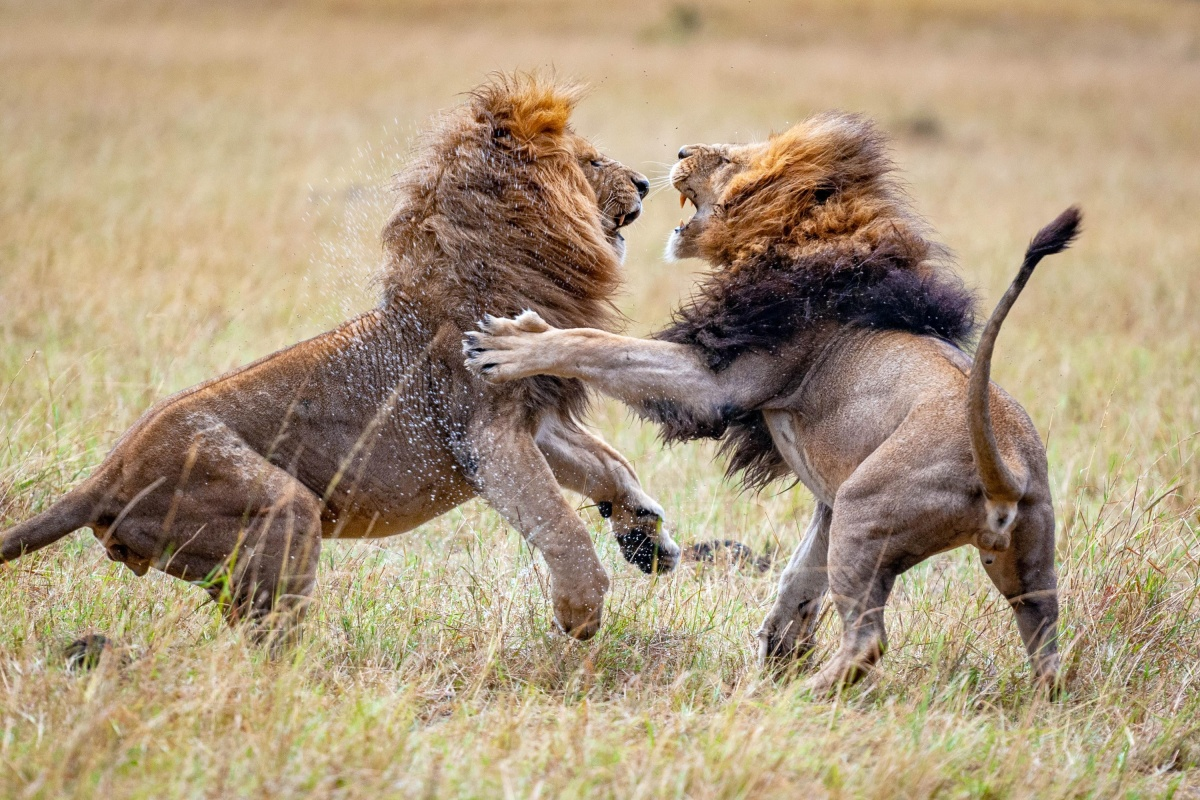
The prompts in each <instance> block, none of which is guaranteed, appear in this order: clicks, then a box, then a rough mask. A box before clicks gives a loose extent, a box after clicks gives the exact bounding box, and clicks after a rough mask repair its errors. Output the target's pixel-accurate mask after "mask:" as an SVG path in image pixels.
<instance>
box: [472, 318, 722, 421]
mask: <svg viewBox="0 0 1200 800" xmlns="http://www.w3.org/2000/svg"><path fill="white" fill-rule="evenodd" d="M480 327H481V329H482V330H481V331H479V332H472V333H468V334H466V335H465V337H464V341H463V352H464V353H465V354H466V356H467V359H466V365H467V368H468V369H470V370H471V371H472V372H474V373H475V374H476V375H478V376H480V377H481V378H483V379H484V380H487V381H490V382H492V383H503V382H506V381H512V380H517V379H520V378H528V377H531V376H533V375H557V376H559V377H562V378H577V379H579V380H582V381H583V382H585V383H587V384H588V385H589V386H591V387H592V388H594V389H596V390H598V391H600V392H603V393H604V394H607V395H609V396H610V397H615V398H616V399H618V400H620V401H621V402H623V403H625V404H626V405H629V406H631V407H633V408H634V409H635V410H637V411H639V412H640V413H643V414H646V415H648V416H652V417H659V418H668V417H678V418H684V419H689V420H697V421H699V422H701V425H699V426H696V427H703V423H705V422H709V423H711V422H719V420H720V419H721V418H722V415H723V414H725V413H727V411H728V410H729V409H730V408H732V407H735V406H738V405H742V403H743V402H744V401H743V400H742V398H739V397H738V396H737V395H736V387H737V385H738V383H737V381H736V380H734V381H731V380H730V375H731V373H733V372H734V371H733V370H727V371H725V372H721V373H715V372H713V371H712V370H711V369H709V368H708V365H707V364H706V363H705V362H704V360H703V357H702V353H701V352H700V351H698V350H697V349H696V348H692V347H688V346H686V345H681V344H673V343H671V342H660V341H656V340H653V339H634V338H631V337H628V336H618V335H616V334H613V333H608V332H607V331H601V330H596V329H594V328H570V329H566V330H562V329H559V328H552V327H550V326H549V325H548V324H546V322H545V321H544V320H542V318H541V317H539V316H538V315H537V314H536V313H534V312H532V311H526V312H525V313H523V314H521V315H520V316H518V317H515V318H514V319H498V318H495V317H488V318H487V319H486V320H484V321H483V322H482V323H481V324H480ZM731 386H732V387H734V388H733V389H731V388H730V387H731ZM742 407H746V406H745V405H742Z"/></svg>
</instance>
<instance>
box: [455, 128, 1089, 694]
mask: <svg viewBox="0 0 1200 800" xmlns="http://www.w3.org/2000/svg"><path fill="white" fill-rule="evenodd" d="M894 174H895V168H894V166H893V164H892V162H891V160H890V158H889V156H888V155H887V140H886V138H885V136H884V135H883V134H882V133H881V132H880V131H879V130H878V129H877V128H876V127H875V126H874V125H873V124H872V123H871V122H870V121H869V120H867V119H865V118H863V117H860V116H855V115H848V114H842V113H826V114H821V115H818V116H815V117H813V118H811V119H808V120H806V121H804V122H803V123H800V124H798V125H796V126H795V127H793V128H791V129H789V130H787V131H786V132H784V133H782V134H778V135H775V136H773V137H771V138H770V139H769V140H767V141H765V142H760V143H755V144H745V145H730V144H717V145H689V146H687V147H684V148H683V149H681V150H680V151H679V162H678V163H677V164H676V165H675V166H674V168H673V169H672V173H671V182H672V183H673V185H674V186H675V188H677V189H678V190H679V192H680V195H681V200H680V204H681V205H683V204H685V203H687V202H689V201H690V202H691V203H692V204H693V205H694V206H695V209H696V211H695V214H694V216H692V218H691V219H690V220H689V221H681V222H680V225H679V227H678V228H676V229H675V230H674V232H673V233H672V234H671V236H670V239H669V242H668V246H667V254H668V256H669V257H671V258H702V259H704V260H706V261H707V262H708V263H709V264H710V265H711V267H712V271H711V272H710V273H709V274H708V275H707V277H706V279H705V280H704V281H703V282H702V283H701V284H700V286H699V288H698V290H697V293H696V295H695V296H694V297H693V299H692V300H691V302H690V303H688V304H687V305H685V306H684V307H683V308H682V309H680V310H679V311H677V312H676V314H675V317H674V320H673V322H672V324H671V325H670V326H668V327H667V328H666V329H664V330H662V331H661V332H659V333H658V334H657V335H656V336H654V337H653V338H652V339H650V340H638V339H631V338H626V337H621V336H616V335H614V334H612V333H608V332H605V331H599V330H586V329H574V330H562V329H560V328H559V327H557V326H554V325H553V324H552V323H550V322H549V321H548V320H544V319H542V318H541V317H540V316H539V315H537V314H536V313H534V312H526V313H524V314H522V315H520V316H518V317H517V318H515V319H497V318H489V319H487V320H485V324H484V325H483V326H482V331H479V332H474V333H470V334H468V335H467V337H466V338H465V340H464V350H465V352H466V355H467V365H468V366H469V367H470V368H471V369H472V370H473V371H474V372H476V373H477V374H479V375H481V376H482V377H483V378H485V379H486V380H488V381H489V382H491V383H493V384H502V383H504V382H506V381H511V380H516V379H525V380H527V379H528V378H529V377H531V376H535V375H541V376H547V375H549V376H555V377H559V378H564V379H577V380H582V381H584V382H586V383H587V384H588V385H589V386H591V387H593V388H595V389H597V390H599V391H601V392H603V393H605V394H608V395H611V396H612V397H615V398H618V399H620V400H622V401H623V402H625V403H626V404H628V405H629V406H631V407H632V408H633V409H635V410H636V411H637V412H638V413H639V414H641V415H642V416H644V417H646V418H648V419H650V420H652V421H654V422H656V423H658V424H659V425H660V426H661V427H662V431H663V435H664V438H665V439H666V440H667V441H668V442H670V441H678V440H686V439H696V438H706V437H711V438H716V439H722V440H723V444H722V447H723V450H724V452H725V453H726V454H727V455H728V464H729V474H730V475H731V476H732V475H735V474H737V473H741V474H742V476H743V479H744V481H745V484H746V485H747V486H748V487H753V488H761V487H763V486H765V485H767V484H769V483H771V482H773V481H775V480H776V479H779V478H784V477H794V478H795V479H797V480H799V481H800V482H801V483H803V484H804V485H805V486H806V487H807V488H808V489H809V490H810V491H811V492H812V493H813V495H814V496H815V499H816V510H815V513H814V514H813V518H812V522H811V524H810V525H809V528H808V533H807V535H806V537H805V539H804V540H803V542H802V543H801V544H800V545H799V548H798V549H797V550H796V551H795V554H794V555H793V556H792V558H791V560H790V562H789V563H788V564H787V566H786V567H785V569H784V570H783V572H782V575H781V578H780V583H779V592H778V596H777V599H776V601H775V604H774V606H773V608H772V609H771V611H770V613H769V614H768V615H767V618H766V621H765V622H764V623H763V625H762V627H761V628H760V630H759V631H758V633H757V638H758V642H759V658H760V662H761V663H763V664H764V666H768V667H772V668H780V667H784V666H788V665H790V664H792V663H794V662H793V660H794V659H800V658H803V657H805V656H807V655H808V654H809V653H810V652H811V651H812V650H813V648H814V646H815V641H814V633H815V628H816V624H817V620H818V616H819V615H818V612H819V610H820V607H821V603H822V599H823V597H824V596H825V594H826V593H827V592H828V593H830V594H832V598H833V602H834V604H835V606H836V608H837V611H838V614H839V615H840V617H841V622H842V626H843V633H842V639H841V645H840V647H839V649H838V650H837V652H836V653H835V654H834V656H833V657H832V658H831V659H830V660H829V661H828V662H827V663H826V664H825V665H824V666H823V667H821V669H820V670H819V671H817V672H816V674H815V675H813V676H812V677H811V678H810V679H809V681H808V685H809V687H810V688H811V689H812V690H814V691H816V692H819V693H827V692H829V691H831V690H834V689H836V688H837V687H839V686H843V685H847V684H849V683H851V682H853V681H854V680H857V679H858V678H860V677H862V676H863V675H864V674H865V673H866V672H867V671H869V670H870V669H871V668H872V667H873V666H874V665H875V664H876V663H877V662H878V660H879V659H880V657H881V656H882V655H883V653H884V651H885V649H886V646H887V633H886V630H885V628H884V619H883V610H884V606H885V604H886V603H887V599H888V595H889V594H890V592H891V590H892V586H893V584H894V583H895V580H896V578H897V576H898V575H900V574H901V573H903V572H904V571H905V570H907V569H909V568H911V567H912V566H914V565H916V564H918V563H920V562H921V561H923V560H924V559H926V558H928V557H929V556H931V555H934V554H935V553H940V552H943V551H946V550H949V549H951V548H955V547H958V546H961V545H968V544H970V545H974V546H975V547H977V548H978V549H979V551H980V553H981V556H982V561H983V564H984V568H985V570H986V571H987V574H988V576H989V577H990V578H991V580H992V582H993V583H994V584H995V585H996V587H997V588H998V589H999V590H1000V592H1001V593H1002V594H1003V595H1004V597H1005V598H1006V599H1007V601H1008V603H1009V604H1010V605H1011V607H1012V609H1013V611H1014V612H1015V614H1016V619H1017V626H1018V628H1019V630H1020V634H1021V637H1022V639H1023V640H1024V643H1025V647H1026V649H1027V651H1028V653H1029V657H1030V660H1031V662H1032V665H1033V671H1034V674H1035V676H1036V677H1037V680H1038V681H1039V682H1042V683H1047V684H1051V685H1053V684H1055V681H1056V676H1057V672H1058V666H1059V657H1058V653H1057V644H1056V636H1057V618H1058V600H1057V589H1056V585H1057V584H1056V575H1055V566H1054V513H1053V508H1052V506H1051V498H1050V487H1049V483H1048V479H1047V462H1046V453H1045V449H1044V447H1043V445H1042V442H1041V439H1040V438H1039V436H1038V433H1037V430H1036V428H1035V427H1034V425H1033V423H1032V422H1031V421H1030V419H1029V416H1028V415H1027V414H1026V413H1025V411H1024V410H1023V409H1022V408H1021V406H1020V405H1019V404H1018V403H1017V402H1016V401H1015V400H1014V399H1013V398H1012V397H1010V396H1009V395H1008V394H1006V393H1005V392H1004V391H1003V390H1001V389H1000V388H999V387H997V386H995V385H994V384H992V383H991V382H990V379H989V375H990V369H991V357H992V349H993V346H994V344H995V341H996V337H997V335H998V333H999V331H1000V325H1001V323H1002V322H1003V320H1004V317H1005V315H1006V314H1007V313H1008V310H1009V309H1010V308H1011V307H1012V305H1013V303H1014V302H1015V301H1016V299H1017V296H1018V294H1019V293H1020V292H1021V289H1022V288H1023V287H1024V285H1025V282H1026V281H1027V280H1028V279H1029V276H1030V274H1031V273H1032V272H1033V269H1034V267H1035V266H1036V265H1037V263H1038V261H1039V260H1040V259H1041V258H1042V257H1044V256H1046V255H1049V254H1052V253H1057V252H1059V251H1061V250H1063V249H1065V248H1066V247H1067V246H1069V244H1070V243H1071V242H1072V241H1073V239H1074V238H1075V236H1076V234H1077V231H1078V228H1079V222H1080V214H1079V212H1078V210H1077V209H1075V208H1071V209H1068V210H1067V211H1066V212H1064V213H1063V214H1062V215H1060V216H1059V217H1058V218H1057V219H1056V220H1055V221H1054V222H1053V223H1051V224H1050V225H1048V226H1047V227H1045V228H1044V229H1042V231H1041V232H1039V233H1038V235H1037V236H1036V237H1035V238H1034V240H1033V242H1032V244H1031V245H1030V247H1029V249H1028V250H1027V252H1026V254H1025V259H1024V262H1023V264H1022V266H1021V269H1020V272H1019V273H1018V275H1017V278H1016V280H1015V281H1014V282H1013V284H1012V286H1011V287H1010V288H1009V290H1008V292H1007V294H1005V295H1004V298H1003V299H1002V300H1001V301H1000V304H999V305H998V306H997V307H996V310H995V312H994V313H993V314H992V316H991V318H990V319H989V320H988V321H987V324H986V326H985V327H984V329H983V333H982V334H981V338H980V340H979V345H978V348H977V350H976V353H975V358H974V362H973V363H972V359H971V358H970V357H969V356H968V355H966V353H965V352H964V351H963V349H962V348H963V346H964V345H965V344H966V342H967V341H968V340H969V339H970V338H971V336H972V335H973V332H974V331H975V329H976V316H975V311H974V306H975V301H974V296H973V295H972V293H971V292H969V291H968V290H967V289H966V288H964V286H963V284H962V282H961V281H960V280H959V279H958V278H957V277H956V276H955V275H954V274H953V272H952V271H950V269H949V268H948V259H949V257H948V255H947V251H946V250H945V248H943V247H942V246H941V245H939V244H937V243H936V242H935V241H934V240H933V239H932V238H931V235H930V233H929V231H928V229H927V226H926V225H925V224H924V223H923V222H922V221H921V220H920V218H919V217H918V216H917V215H916V214H915V213H914V212H913V211H912V210H911V208H910V204H909V202H908V201H907V199H906V194H905V193H904V192H903V190H902V189H901V187H900V186H899V185H898V182H897V180H896V179H895V177H894Z"/></svg>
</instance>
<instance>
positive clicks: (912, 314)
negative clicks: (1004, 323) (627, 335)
mask: <svg viewBox="0 0 1200 800" xmlns="http://www.w3.org/2000/svg"><path fill="white" fill-rule="evenodd" d="M822 322H835V323H838V324H840V325H845V326H848V327H855V328H866V329H871V330H898V331H908V332H910V333H915V334H919V335H922V336H936V337H938V338H940V339H945V340H946V341H948V342H951V343H952V344H955V345H963V344H966V343H967V342H968V341H969V340H970V338H971V336H972V335H973V334H974V333H975V328H976V325H977V320H976V314H975V295H974V293H973V292H971V291H970V290H969V289H967V288H966V286H964V285H963V283H962V281H961V280H960V279H959V278H958V277H957V276H956V275H954V274H953V273H950V272H947V271H943V270H939V269H935V268H933V267H932V266H929V265H925V264H921V263H919V262H918V263H914V260H913V258H912V256H911V255H910V254H909V253H908V252H907V251H906V250H905V249H904V248H903V247H902V246H901V245H899V244H896V243H885V244H883V245H881V246H880V247H878V248H876V249H875V250H873V251H872V252H870V253H868V254H866V255H864V256H857V255H855V254H849V253H845V252H840V251H838V250H834V249H833V248H830V249H829V250H827V251H823V252H822V251H818V252H815V253H812V254H811V255H806V256H804V257H803V258H802V259H801V261H800V263H796V262H792V263H780V262H779V261H778V260H776V259H773V258H770V257H767V258H764V259H763V260H762V261H761V262H759V263H757V264H754V265H748V266H745V267H742V268H741V269H739V270H738V271H737V272H736V274H734V275H733V276H731V277H730V278H729V279H728V280H716V281H710V282H707V283H705V284H703V285H701V286H700V287H699V289H698V291H697V293H696V295H695V296H694V297H693V298H692V300H691V301H690V302H689V303H688V304H687V305H685V306H684V307H683V308H681V309H679V310H678V311H676V312H675V315H674V320H673V322H672V324H671V325H670V326H669V327H667V328H666V329H664V330H662V331H660V332H658V333H657V334H655V338H656V339H661V340H663V341H668V342H675V343H677V344H687V345H692V346H695V347H699V348H700V349H702V350H703V351H704V352H705V353H706V354H707V356H708V362H709V366H711V367H712V369H714V370H716V371H718V372H719V371H721V370H723V369H725V368H726V367H727V366H729V365H730V364H731V363H733V361H734V359H736V358H737V357H738V356H739V355H742V354H743V353H745V352H747V351H751V350H765V351H771V350H773V349H774V348H776V347H777V346H779V345H781V344H783V343H785V342H787V341H788V340H790V339H791V338H792V337H793V336H795V335H796V334H797V333H799V332H801V331H803V330H805V329H807V328H811V327H812V326H813V325H816V324H818V323H822Z"/></svg>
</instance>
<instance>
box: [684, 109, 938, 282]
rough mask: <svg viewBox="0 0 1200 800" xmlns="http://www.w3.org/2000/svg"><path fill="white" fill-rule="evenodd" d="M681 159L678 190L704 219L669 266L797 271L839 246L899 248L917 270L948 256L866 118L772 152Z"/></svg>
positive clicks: (723, 149)
mask: <svg viewBox="0 0 1200 800" xmlns="http://www.w3.org/2000/svg"><path fill="white" fill-rule="evenodd" d="M679 159H680V160H679V162H678V163H677V164H676V165H675V167H674V168H673V169H672V171H671V181H672V183H673V184H674V186H675V188H676V189H678V190H679V192H680V204H681V205H684V204H686V203H687V202H688V201H691V203H692V204H693V205H694V206H695V208H696V213H695V215H694V216H693V217H692V218H691V220H688V221H681V222H680V225H679V227H678V228H676V229H675V230H674V231H673V232H672V234H671V237H670V240H669V242H668V245H667V255H668V257H671V258H702V259H704V260H706V261H708V262H709V263H711V264H713V265H719V266H732V265H736V264H738V263H741V262H744V261H747V260H751V259H758V258H761V257H762V256H763V255H766V254H771V255H773V256H774V257H778V258H780V259H782V260H788V261H795V260H796V259H797V258H799V257H801V256H803V255H805V254H808V253H811V252H812V251H813V250H814V249H817V248H825V249H828V248H829V246H830V245H832V244H837V245H838V246H839V247H841V248H843V249H849V250H857V251H859V252H863V253H865V252H869V251H871V250H873V249H875V248H876V247H878V246H879V244H880V243H881V242H883V241H885V240H886V241H890V242H895V241H896V240H897V239H898V238H899V239H903V240H904V241H905V244H906V245H909V246H911V247H912V248H913V251H912V254H911V255H912V256H913V258H912V261H913V263H914V264H923V263H925V262H926V261H927V260H928V259H931V258H935V257H940V255H941V251H940V249H939V248H938V247H937V246H936V245H933V244H932V243H931V242H929V241H928V239H927V237H926V230H925V226H924V225H923V224H922V223H921V222H920V220H919V219H918V218H917V217H916V215H915V214H914V213H913V212H912V211H911V210H910V209H909V207H908V203H907V201H906V199H905V195H904V193H903V191H901V190H900V189H899V187H898V186H897V184H896V182H895V180H894V179H893V177H892V173H893V171H894V167H893V164H892V161H891V159H890V158H889V157H888V153H887V139H886V137H885V136H884V135H883V134H882V133H881V132H880V131H879V130H878V129H877V128H876V127H875V125H874V124H873V123H872V122H871V121H870V120H868V119H867V118H865V117H861V116H858V115H855V114H845V113H839V112H829V113H824V114H819V115H817V116H814V117H812V118H810V119H808V120H805V121H804V122H801V123H799V124H798V125H795V126H794V127H792V128H790V129H789V130H787V131H785V132H783V133H780V134H776V135H774V136H772V137H770V138H769V139H768V140H767V141H765V142H758V143H754V144H713V145H704V144H696V145H687V146H685V147H683V148H681V149H680V151H679Z"/></svg>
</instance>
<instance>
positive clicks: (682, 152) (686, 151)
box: [679, 147, 692, 161]
mask: <svg viewBox="0 0 1200 800" xmlns="http://www.w3.org/2000/svg"><path fill="white" fill-rule="evenodd" d="M691 154H692V151H691V149H690V148H687V147H681V148H679V160H680V161H682V160H683V159H685V158H687V157H689V156H690V155H691Z"/></svg>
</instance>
